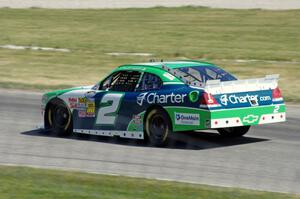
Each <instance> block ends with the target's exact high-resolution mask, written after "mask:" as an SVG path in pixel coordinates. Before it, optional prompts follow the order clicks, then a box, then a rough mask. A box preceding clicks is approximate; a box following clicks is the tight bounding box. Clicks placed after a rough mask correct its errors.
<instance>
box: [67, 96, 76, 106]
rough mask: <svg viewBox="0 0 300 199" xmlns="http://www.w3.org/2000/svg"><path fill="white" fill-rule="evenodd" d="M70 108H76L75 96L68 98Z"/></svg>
mask: <svg viewBox="0 0 300 199" xmlns="http://www.w3.org/2000/svg"><path fill="white" fill-rule="evenodd" d="M68 101H69V106H70V108H77V98H75V97H70V98H69V99H68Z"/></svg>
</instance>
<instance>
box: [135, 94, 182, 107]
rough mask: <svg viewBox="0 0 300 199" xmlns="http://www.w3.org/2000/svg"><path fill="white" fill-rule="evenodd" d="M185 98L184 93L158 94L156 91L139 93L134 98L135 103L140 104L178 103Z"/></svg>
mask: <svg viewBox="0 0 300 199" xmlns="http://www.w3.org/2000/svg"><path fill="white" fill-rule="evenodd" d="M185 98H186V94H174V93H173V92H172V93H171V94H161V95H158V94H157V93H149V92H146V93H141V94H140V95H139V96H138V97H137V100H136V103H137V104H138V105H140V106H142V105H143V104H144V102H147V103H148V104H166V103H172V104H179V103H184V101H185Z"/></svg>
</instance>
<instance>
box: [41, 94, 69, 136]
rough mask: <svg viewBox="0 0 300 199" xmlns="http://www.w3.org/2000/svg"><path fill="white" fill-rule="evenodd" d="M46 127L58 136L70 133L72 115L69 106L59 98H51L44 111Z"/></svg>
mask: <svg viewBox="0 0 300 199" xmlns="http://www.w3.org/2000/svg"><path fill="white" fill-rule="evenodd" d="M46 118H47V127H48V129H49V130H51V131H52V132H53V133H54V134H56V135H59V136H66V135H70V134H71V133H72V131H73V127H72V115H71V112H70V110H69V108H68V107H67V106H66V105H65V103H64V102H63V101H61V100H56V99H55V100H53V101H52V102H51V103H50V104H49V108H48V111H47V113H46Z"/></svg>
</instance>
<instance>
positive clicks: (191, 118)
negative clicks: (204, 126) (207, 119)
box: [175, 112, 200, 125]
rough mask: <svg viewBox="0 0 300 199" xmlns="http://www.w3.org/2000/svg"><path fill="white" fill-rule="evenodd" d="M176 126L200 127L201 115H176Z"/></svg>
mask: <svg viewBox="0 0 300 199" xmlns="http://www.w3.org/2000/svg"><path fill="white" fill-rule="evenodd" d="M175 124H181V125H200V115H199V114H194V113H176V112H175Z"/></svg>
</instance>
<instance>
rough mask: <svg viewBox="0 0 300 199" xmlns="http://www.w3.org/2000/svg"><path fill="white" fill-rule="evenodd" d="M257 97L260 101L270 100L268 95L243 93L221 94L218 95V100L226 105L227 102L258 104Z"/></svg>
mask: <svg viewBox="0 0 300 199" xmlns="http://www.w3.org/2000/svg"><path fill="white" fill-rule="evenodd" d="M258 99H259V100H260V101H268V100H271V97H270V96H261V97H258V95H249V94H247V95H243V96H236V95H234V94H233V95H226V94H225V95H222V96H221V97H220V101H221V103H222V104H223V105H225V106H227V105H228V102H230V103H231V104H238V103H240V104H243V103H250V104H251V105H252V106H257V105H258Z"/></svg>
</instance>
